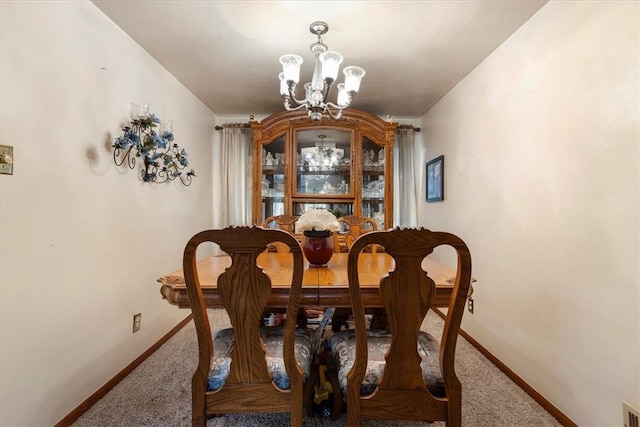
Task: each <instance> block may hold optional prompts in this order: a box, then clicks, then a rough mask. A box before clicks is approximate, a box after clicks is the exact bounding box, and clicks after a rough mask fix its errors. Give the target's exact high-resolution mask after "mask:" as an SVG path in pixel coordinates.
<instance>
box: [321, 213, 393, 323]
mask: <svg viewBox="0 0 640 427" xmlns="http://www.w3.org/2000/svg"><path fill="white" fill-rule="evenodd" d="M338 223H340V225H341V226H344V229H345V230H346V231H345V232H344V233H341V234H340V235H337V234H336V233H334V242H333V246H334V248H335V252H341V246H340V242H339V237H342V238H343V239H344V243H345V245H346V247H347V252H349V250H351V246H353V242H355V241H356V239H357V238H358V237H360V236H361V235H363V234H366V233H369V232H371V231H376V230H377V229H378V223H377V222H376V220H374V219H373V218H369V217H366V216H360V215H346V216H342V217H340V218H338ZM376 248H377V246H376V245H371V246H370V247H369V248H367V250H370V251H371V253H373V254H375V253H376V250H377V249H376ZM372 311H373V316H374V318H373V319H372V321H373V325H374V327H378V326H379V325H383V326H384V325H386V324H385V318H384V310H377V309H376V310H372ZM350 314H351V310H350V309H348V308H337V309H336V311H335V313H334V314H333V319H332V320H331V330H332V331H334V332H337V331H339V330H340V329H342V327H346V326H347V320H348V318H349V315H350Z"/></svg>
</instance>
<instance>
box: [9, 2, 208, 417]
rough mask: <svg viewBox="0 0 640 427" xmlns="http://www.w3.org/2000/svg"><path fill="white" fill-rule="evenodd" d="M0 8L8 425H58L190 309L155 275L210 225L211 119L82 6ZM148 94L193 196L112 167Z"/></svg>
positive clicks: (172, 265) (176, 264)
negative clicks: (167, 294)
mask: <svg viewBox="0 0 640 427" xmlns="http://www.w3.org/2000/svg"><path fill="white" fill-rule="evenodd" d="M0 15H1V19H2V21H1V31H2V33H1V34H2V37H1V40H2V41H1V49H2V51H1V67H2V68H1V70H0V76H1V77H0V78H1V81H0V92H1V94H2V96H1V135H0V137H1V143H2V144H7V145H12V146H13V147H14V153H15V165H14V169H15V171H14V174H13V176H9V175H0V197H1V203H0V232H1V239H0V260H1V261H0V262H1V265H0V292H1V296H0V316H1V317H0V327H1V332H0V351H1V355H0V364H1V368H0V374H1V378H0V390H1V391H0V397H1V402H0V410H1V415H0V425H2V426H12V427H13V426H29V427H32V426H50V425H53V424H55V423H56V422H57V421H59V420H60V419H61V418H62V417H64V416H65V415H67V414H68V413H69V412H70V411H71V410H73V409H74V408H75V407H76V406H77V405H78V404H79V403H80V402H82V401H83V400H84V399H86V398H87V397H88V396H90V395H91V394H92V393H93V392H95V391H96V390H97V389H99V388H100V387H101V386H102V385H103V384H104V383H105V382H106V381H108V380H109V379H111V378H112V377H113V376H114V375H115V374H116V373H118V372H119V371H120V370H121V369H122V368H124V367H125V366H126V365H128V364H129V363H130V362H131V361H133V360H134V359H135V358H136V357H137V356H139V355H140V354H142V353H143V352H144V351H145V350H146V349H148V348H149V347H150V346H151V345H152V344H153V343H155V342H156V341H157V340H158V339H159V338H160V337H162V336H163V335H164V334H165V333H167V332H168V331H169V330H170V329H171V328H173V327H174V326H175V325H176V324H177V323H178V322H179V321H180V320H182V319H184V318H185V317H186V316H187V315H188V314H189V312H188V311H187V310H179V309H177V308H175V307H173V306H170V305H169V304H168V303H167V302H165V301H163V300H162V299H161V296H160V293H159V284H158V283H156V279H157V278H158V277H159V276H161V275H163V274H165V273H169V272H171V271H173V270H175V269H178V268H180V267H181V261H182V250H183V248H184V244H185V243H186V241H187V240H188V238H189V237H191V235H193V234H194V233H195V232H197V231H200V230H201V229H203V228H208V227H210V225H211V205H212V199H211V180H212V174H211V153H212V150H211V140H212V137H213V133H214V132H215V131H214V129H213V126H214V124H215V120H216V117H215V116H214V115H213V114H212V113H211V111H209V110H208V109H207V108H206V107H205V106H204V105H203V104H202V103H201V102H199V101H198V100H197V99H196V98H195V97H194V96H193V95H192V94H191V93H190V92H188V91H187V90H186V89H185V88H184V87H183V86H182V85H181V84H180V83H179V82H178V81H177V80H176V79H175V78H174V77H172V76H171V75H170V74H169V73H167V72H166V71H165V70H164V69H163V68H162V67H161V66H160V65H159V64H158V63H157V62H156V61H155V60H153V59H152V58H151V57H150V56H149V55H148V54H147V53H146V52H145V51H144V50H142V49H141V48H140V47H139V46H138V45H136V44H135V43H134V42H133V41H132V40H131V39H130V38H129V37H128V36H126V35H125V34H124V33H123V32H122V31H121V30H120V29H119V28H118V27H116V26H115V25H114V24H113V23H112V22H111V21H109V20H108V19H107V18H106V17H105V16H104V15H103V14H102V13H101V12H100V11H99V10H98V9H97V8H96V7H95V6H93V5H92V4H91V3H89V2H77V1H73V2H49V1H29V2H24V1H17V2H13V1H2V2H0ZM140 101H148V102H149V103H150V104H151V110H152V111H153V112H154V113H155V114H156V115H158V116H159V117H160V118H172V119H173V120H174V133H175V136H176V142H177V143H178V144H180V145H181V146H183V147H184V148H185V149H186V150H187V151H188V153H189V156H190V161H191V166H193V168H194V169H195V171H196V173H197V178H195V179H194V182H193V184H192V185H191V186H190V187H184V186H182V185H181V184H178V183H175V182H174V183H170V184H163V185H159V184H154V185H150V184H144V183H142V182H141V181H140V180H139V179H138V178H137V176H136V173H137V171H131V170H128V169H123V168H117V167H115V165H114V164H113V160H112V152H111V148H110V146H109V145H110V143H111V142H112V139H113V137H115V136H117V135H118V134H119V133H120V125H121V124H123V123H124V122H125V121H126V120H127V119H128V117H129V112H130V103H131V102H140ZM139 312H141V313H142V329H141V331H140V332H138V333H136V334H132V332H131V328H132V316H133V315H134V314H135V313H139Z"/></svg>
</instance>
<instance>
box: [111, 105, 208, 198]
mask: <svg viewBox="0 0 640 427" xmlns="http://www.w3.org/2000/svg"><path fill="white" fill-rule="evenodd" d="M133 116H135V117H136V118H134V119H133V120H132V121H131V125H130V126H125V127H123V128H122V132H124V133H123V135H122V136H119V137H117V138H116V139H115V141H114V143H113V145H112V147H113V148H114V150H113V161H114V162H115V164H116V166H122V165H123V164H124V163H126V164H127V166H129V168H130V169H133V168H135V166H136V158H138V157H141V158H142V161H143V162H144V169H142V170H141V171H140V179H141V180H142V181H144V182H157V183H163V182H168V181H173V180H174V179H176V178H180V181H181V182H182V183H183V184H184V185H190V184H191V179H192V177H194V176H196V174H195V172H194V171H193V169H191V170H190V171H189V172H186V173H183V171H184V169H185V168H186V167H187V166H188V165H189V161H188V160H187V152H186V151H185V149H184V148H180V147H179V146H178V144H176V143H174V142H173V139H174V136H173V123H172V122H171V121H166V122H162V123H161V122H160V119H159V118H158V117H156V116H155V115H154V114H153V113H149V105H148V104H145V105H144V106H143V107H142V108H139V109H138V111H136V112H135V113H134V114H133ZM158 125H160V127H159V131H158V132H156V130H155V128H158Z"/></svg>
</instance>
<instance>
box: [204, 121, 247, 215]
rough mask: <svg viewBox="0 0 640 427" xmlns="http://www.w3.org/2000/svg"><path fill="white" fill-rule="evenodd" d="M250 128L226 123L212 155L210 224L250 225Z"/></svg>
mask: <svg viewBox="0 0 640 427" xmlns="http://www.w3.org/2000/svg"><path fill="white" fill-rule="evenodd" d="M251 140H252V138H251V128H249V127H247V126H246V125H244V124H225V125H224V126H223V128H222V139H221V141H220V144H219V146H218V147H217V149H214V150H213V152H214V158H213V162H212V163H213V182H214V197H213V203H214V205H213V226H214V228H223V227H227V226H229V225H251V193H252V188H251V187H252V182H253V181H252V169H253V166H252V159H253V150H252V142H251Z"/></svg>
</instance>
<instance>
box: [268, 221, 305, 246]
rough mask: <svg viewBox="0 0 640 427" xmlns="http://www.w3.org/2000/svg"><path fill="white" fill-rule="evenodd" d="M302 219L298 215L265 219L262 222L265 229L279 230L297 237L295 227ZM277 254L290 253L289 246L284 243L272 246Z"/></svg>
mask: <svg viewBox="0 0 640 427" xmlns="http://www.w3.org/2000/svg"><path fill="white" fill-rule="evenodd" d="M299 218H300V217H299V216H297V215H274V216H270V217H268V218H265V220H264V221H262V226H263V227H264V228H275V229H279V230H284V231H286V232H288V233H290V234H291V235H294V236H295V225H296V222H297V221H298V219H299ZM272 247H273V248H274V250H275V251H276V252H288V251H289V248H288V246H287V245H285V244H283V243H279V242H276V243H274V244H273V245H272Z"/></svg>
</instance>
